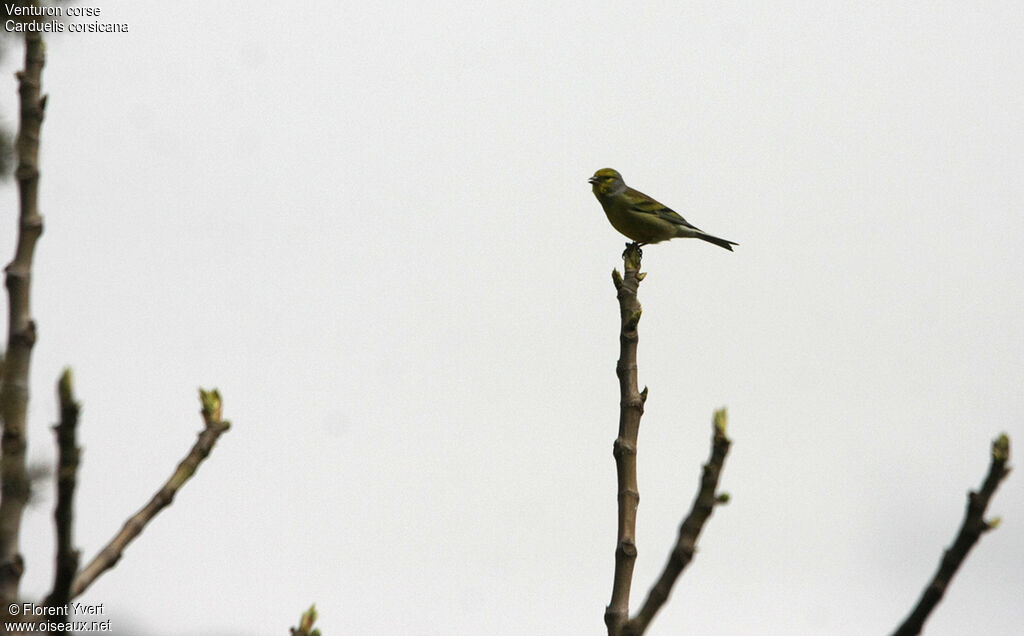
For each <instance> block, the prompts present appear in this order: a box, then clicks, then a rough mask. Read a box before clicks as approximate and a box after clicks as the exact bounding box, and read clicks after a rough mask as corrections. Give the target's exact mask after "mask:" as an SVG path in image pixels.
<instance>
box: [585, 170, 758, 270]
mask: <svg viewBox="0 0 1024 636" xmlns="http://www.w3.org/2000/svg"><path fill="white" fill-rule="evenodd" d="M588 181H589V182H590V183H591V184H593V186H594V187H593V190H594V196H595V197H597V200H598V202H600V204H601V207H602V208H604V213H605V215H606V216H607V217H608V221H609V222H610V223H611V224H612V227H614V228H615V229H616V230H618V231H619V233H620V234H623V235H624V236H626V237H627V238H631V239H633V240H634V241H635V242H636V243H637V244H638V246H643V245H647V244H649V243H660V242H661V241H667V240H669V239H674V238H699V239H700V240H702V241H707V242H708V243H714V244H715V245H717V246H719V247H723V248H725V249H727V250H729V251H730V252H731V251H732V246H733V245H739V243H734V242H732V241H727V240H725V239H723V238H718V237H717V236H712V235H711V234H708V233H707V232H705V231H704V230H701V229H700V228H698V227H696V226H694V225H692V224H691V223H689V222H687V220H686V219H684V218H683V217H681V216H679V214H677V213H676V212H675V210H673V209H672V208H669V207H668V206H665V205H662V204H661V203H658V202H657V201H655V200H654V199H652V198H651V197H649V196H647V195H646V194H644V193H643V192H640V191H639V190H634V189H633V188H631V187H629V186H627V185H626V182H625V181H623V180H622V175H621V174H619V173H618V171H617V170H612V169H611V168H602V169H600V170H598V171H597V172H595V173H594V176H592V177H590V179H589V180H588Z"/></svg>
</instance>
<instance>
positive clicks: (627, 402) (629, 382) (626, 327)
mask: <svg viewBox="0 0 1024 636" xmlns="http://www.w3.org/2000/svg"><path fill="white" fill-rule="evenodd" d="M641 258H642V253H641V251H640V248H639V246H637V244H636V243H630V244H628V245H627V246H626V251H625V252H623V254H622V260H623V266H624V271H625V276H622V275H620V274H619V272H618V271H614V272H612V282H613V283H614V284H615V289H616V291H617V293H618V299H619V313H620V315H621V319H622V321H621V328H620V331H619V362H618V364H617V365H616V366H615V373H616V375H618V377H619V394H620V402H619V435H618V437H617V438H616V439H615V444H614V446H613V448H612V454H613V455H614V456H615V468H616V474H617V477H618V536H617V542H616V546H615V575H614V578H613V580H612V598H611V601H610V602H609V603H608V606H607V607H606V608H605V611H604V623H605V625H606V626H607V627H608V636H618V634H619V633H620V632H621V630H622V626H623V625H625V624H626V620H627V619H628V618H629V590H630V586H631V585H632V581H633V566H634V565H635V564H636V541H635V538H636V511H637V506H638V505H639V504H640V490H639V487H638V486H637V480H636V451H637V437H638V436H639V433H640V417H641V416H642V415H643V412H644V402H645V401H646V400H647V388H646V387H645V388H644V390H643V392H642V393H641V392H640V391H639V390H638V388H637V387H638V385H637V364H636V350H637V342H638V335H637V324H638V323H639V322H640V313H641V309H640V302H639V301H638V300H637V290H638V288H639V287H640V281H641V280H643V279H644V274H643V273H641V272H640V260H641Z"/></svg>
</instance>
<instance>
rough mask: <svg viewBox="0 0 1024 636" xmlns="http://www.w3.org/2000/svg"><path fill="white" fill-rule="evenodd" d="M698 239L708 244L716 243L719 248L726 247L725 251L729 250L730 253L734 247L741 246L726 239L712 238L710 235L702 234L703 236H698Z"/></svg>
mask: <svg viewBox="0 0 1024 636" xmlns="http://www.w3.org/2000/svg"><path fill="white" fill-rule="evenodd" d="M697 238H699V239H701V240H704V241H707V242H708V243H714V244H715V245H717V246H718V247H724V248H725V249H727V250H729V251H730V252H731V251H732V246H733V245H739V243H733V242H732V241H727V240H725V239H720V238H718V237H717V236H711V235H710V234H704V233H701V234H698V235H697Z"/></svg>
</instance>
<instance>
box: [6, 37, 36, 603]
mask: <svg viewBox="0 0 1024 636" xmlns="http://www.w3.org/2000/svg"><path fill="white" fill-rule="evenodd" d="M44 63H45V47H44V45H43V39H42V37H41V36H40V34H39V33H38V32H34V31H29V32H27V33H25V68H24V70H22V71H19V72H18V73H17V78H18V92H19V95H20V111H21V116H20V119H19V124H18V135H17V139H16V141H15V148H16V152H17V160H18V167H17V169H16V171H15V176H16V177H17V180H18V197H19V205H20V207H19V215H18V244H17V248H16V251H15V255H14V260H12V261H11V263H10V264H9V265H8V266H7V267H6V269H5V270H4V272H5V274H6V276H5V284H6V286H7V294H8V301H9V307H8V310H9V314H8V332H7V351H6V357H5V360H4V365H3V379H2V382H0V420H2V423H3V436H2V439H0V455H2V457H0V481H2V483H3V487H2V488H0V606H2V607H3V609H2V610H0V617H6V616H7V608H8V606H9V605H10V603H13V602H14V601H16V600H17V598H18V586H19V584H20V581H21V575H22V572H23V571H24V561H23V560H22V557H21V552H20V549H19V547H18V541H19V535H20V533H21V518H22V515H23V513H24V510H25V504H26V502H27V500H28V491H29V481H28V476H27V474H26V471H25V450H26V447H27V441H26V436H25V414H26V411H27V408H28V397H29V395H28V386H29V364H30V362H31V359H32V347H33V345H34V344H35V341H36V325H35V322H34V321H33V320H32V314H31V304H30V302H29V301H30V293H29V292H30V288H31V286H30V282H31V275H32V258H33V255H34V254H35V246H36V241H37V240H38V239H39V236H40V235H41V234H42V232H43V219H42V217H41V216H40V215H39V209H38V193H39V130H40V128H41V126H42V122H43V113H44V111H45V109H46V97H45V96H41V95H40V92H41V86H42V73H43V65H44Z"/></svg>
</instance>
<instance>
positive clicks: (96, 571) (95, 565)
mask: <svg viewBox="0 0 1024 636" xmlns="http://www.w3.org/2000/svg"><path fill="white" fill-rule="evenodd" d="M199 399H200V401H201V402H202V404H203V408H202V411H201V413H202V415H203V422H204V424H205V428H204V430H203V431H202V432H201V433H199V439H198V440H197V441H196V443H195V445H193V446H192V450H191V451H189V453H188V455H186V456H185V458H184V459H183V460H181V463H179V464H178V468H177V470H175V471H174V474H173V475H171V478H170V479H168V480H167V483H165V484H164V485H163V487H162V488H161V489H160V490H159V491H157V493H156V494H155V495H153V498H152V499H150V500H149V503H147V504H146V505H145V506H144V507H143V508H142V509H141V510H139V511H138V512H137V513H135V514H134V515H132V517H131V518H130V519H128V521H126V522H125V524H124V527H123V528H121V531H120V532H118V533H117V535H116V536H115V537H114V538H113V539H111V540H110V542H109V543H108V544H107V545H106V546H105V547H104V548H103V549H102V550H100V552H99V554H97V555H96V556H95V557H94V558H93V560H92V561H91V562H90V563H89V565H87V566H85V568H84V569H83V570H82V571H81V573H79V575H78V576H77V577H75V582H74V584H73V585H72V586H71V598H77V597H78V596H81V594H82V593H83V592H84V591H85V590H86V589H87V588H88V587H89V586H90V585H92V584H93V582H94V581H95V580H96V578H97V577H99V576H100V575H101V574H103V573H104V572H106V571H107V570H109V569H110V568H112V567H114V565H115V564H117V562H118V560H119V559H120V558H121V554H122V553H123V552H124V550H125V548H126V547H128V544H130V543H131V542H132V541H133V540H134V539H135V537H137V536H139V534H141V533H142V531H143V530H144V529H145V528H146V525H147V524H148V523H149V522H150V521H152V519H153V517H155V516H156V515H157V513H159V512H160V511H161V510H163V509H164V508H166V507H167V506H169V505H171V502H172V501H174V495H175V494H177V492H178V490H180V489H181V487H182V486H183V485H184V484H185V482H187V481H188V480H189V479H190V478H191V477H192V475H193V474H195V472H196V469H197V468H199V464H200V463H202V461H203V460H204V459H206V457H207V456H208V455H209V454H210V451H212V450H213V445H214V444H216V443H217V439H218V438H219V437H220V436H221V434H223V433H224V432H225V431H227V430H228V429H229V428H230V427H231V423H230V422H228V421H226V420H222V419H221V409H222V403H221V398H220V393H219V392H218V391H217V390H216V389H214V390H213V391H204V390H202V389H199Z"/></svg>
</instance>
